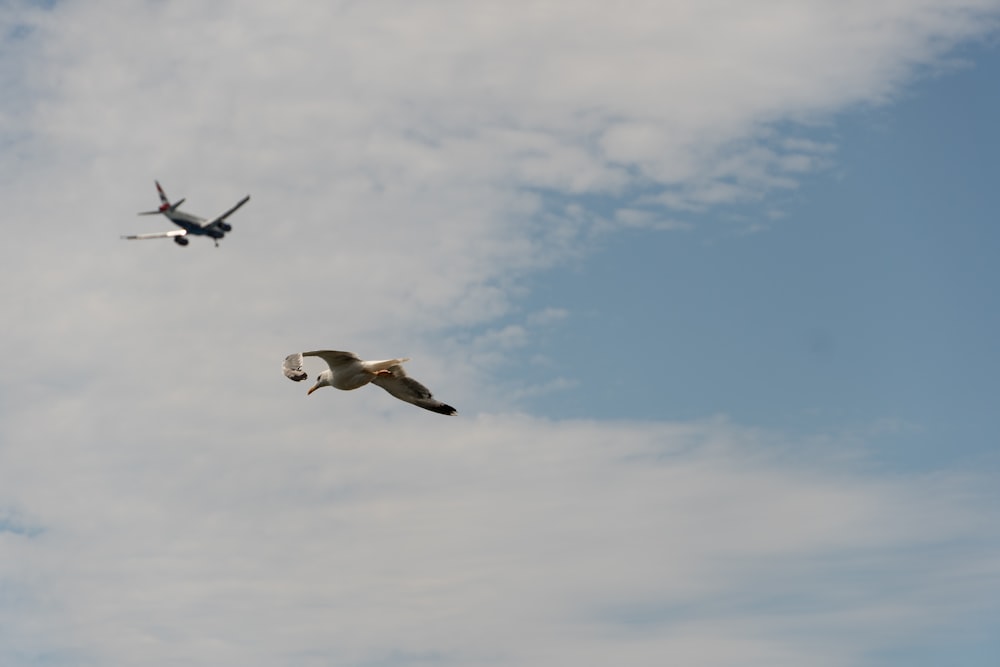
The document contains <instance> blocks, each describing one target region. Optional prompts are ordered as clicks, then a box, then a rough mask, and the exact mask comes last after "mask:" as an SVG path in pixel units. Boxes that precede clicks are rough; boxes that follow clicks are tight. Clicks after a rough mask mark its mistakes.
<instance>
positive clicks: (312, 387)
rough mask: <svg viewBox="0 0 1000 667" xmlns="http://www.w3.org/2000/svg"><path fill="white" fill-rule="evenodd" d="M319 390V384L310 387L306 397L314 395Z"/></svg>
mask: <svg viewBox="0 0 1000 667" xmlns="http://www.w3.org/2000/svg"><path fill="white" fill-rule="evenodd" d="M317 389H319V385H318V384H314V385H313V386H311V387H309V391H307V392H306V396H308V395H309V394H311V393H313V392H314V391H316V390H317Z"/></svg>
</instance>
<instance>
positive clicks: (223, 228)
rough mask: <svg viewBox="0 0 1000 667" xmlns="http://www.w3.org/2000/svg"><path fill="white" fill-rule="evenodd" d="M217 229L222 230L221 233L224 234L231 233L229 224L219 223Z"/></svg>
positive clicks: (231, 228) (231, 227) (231, 229)
mask: <svg viewBox="0 0 1000 667" xmlns="http://www.w3.org/2000/svg"><path fill="white" fill-rule="evenodd" d="M219 228H220V229H222V231H224V232H231V231H233V226H232V225H231V224H229V223H228V222H220V223H219Z"/></svg>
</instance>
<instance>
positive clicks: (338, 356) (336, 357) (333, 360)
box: [302, 350, 361, 370]
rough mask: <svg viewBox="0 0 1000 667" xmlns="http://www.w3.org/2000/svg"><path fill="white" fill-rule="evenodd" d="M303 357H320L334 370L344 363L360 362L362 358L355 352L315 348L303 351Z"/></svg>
mask: <svg viewBox="0 0 1000 667" xmlns="http://www.w3.org/2000/svg"><path fill="white" fill-rule="evenodd" d="M302 356H303V357H319V358H320V359H322V360H323V361H325V362H326V365H327V366H329V367H330V370H333V369H334V368H336V367H337V366H343V365H344V364H353V363H360V362H361V359H359V358H358V355H356V354H354V353H353V352H338V351H337V350H314V351H312V352H303V353H302Z"/></svg>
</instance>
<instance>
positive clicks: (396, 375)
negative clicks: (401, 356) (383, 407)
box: [372, 364, 458, 415]
mask: <svg viewBox="0 0 1000 667" xmlns="http://www.w3.org/2000/svg"><path fill="white" fill-rule="evenodd" d="M372 383H373V384H377V385H378V386H380V387H382V388H383V389H385V390H386V391H387V392H389V393H390V394H392V395H393V396H395V397H396V398H398V399H399V400H401V401H406V402H407V403H413V404H414V405H416V406H418V407H421V408H423V409H424V410H430V411H431V412H437V413H440V414H442V415H455V414H458V410H456V409H455V408H453V407H451V406H450V405H448V404H447V403H442V402H441V401H439V400H437V399H435V398H434V396H433V395H432V394H431V391H430V389H428V388H427V387H425V386H424V385H422V384H420V383H419V382H417V381H416V380H414V379H413V378H411V377H409V376H408V375H407V374H406V371H404V370H403V367H402V366H400V365H399V364H396V365H395V366H392V367H390V368H389V373H388V374H380V375H377V376H376V377H375V379H374V380H372Z"/></svg>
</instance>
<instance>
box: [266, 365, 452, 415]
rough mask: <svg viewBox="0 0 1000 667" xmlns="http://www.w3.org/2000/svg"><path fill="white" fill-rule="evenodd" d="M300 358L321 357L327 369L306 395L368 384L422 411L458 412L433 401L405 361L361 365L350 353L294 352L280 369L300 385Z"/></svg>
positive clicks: (437, 401)
mask: <svg viewBox="0 0 1000 667" xmlns="http://www.w3.org/2000/svg"><path fill="white" fill-rule="evenodd" d="M302 357H320V358H321V359H323V361H325V362H326V364H327V365H328V366H329V367H330V368H329V370H325V371H323V372H321V373H320V374H319V375H318V376H316V384H314V385H313V386H312V387H310V388H309V391H308V392H306V394H307V395H308V394H311V393H313V392H314V391H316V390H317V389H319V388H320V387H336V388H337V389H344V390H347V391H349V390H351V389H357V388H358V387H363V386H365V385H366V384H368V383H369V382H371V383H374V384H377V385H378V386H380V387H382V388H383V389H385V390H386V391H387V392H389V393H390V394H392V395H393V396H395V397H396V398H398V399H399V400H401V401H406V402H407V403H413V404H414V405H416V406H418V407H421V408H423V409H425V410H430V411H431V412H438V413H440V414H442V415H454V414H457V412H458V411H457V410H455V408H453V407H451V406H450V405H448V404H446V403H442V402H441V401H439V400H437V399H435V398H434V396H432V395H431V392H430V390H429V389H428V388H427V387H425V386H424V385H422V384H420V383H419V382H417V381H416V380H414V379H413V378H411V377H409V376H408V375H407V374H406V371H404V370H403V366H402V363H403V362H404V361H409V359H407V358H403V359H385V360H382V361H363V360H361V359H359V358H358V356H357V355H356V354H354V353H353V352H338V351H337V350H316V351H314V352H296V353H295V354H290V355H288V356H287V357H285V363H284V364H282V366H281V370H282V371H284V373H285V377H287V378H288V379H289V380H293V381H295V382H300V381H302V380H305V379H306V378H307V377H309V376H308V375H307V374H306V372H305V371H304V370H303V369H302Z"/></svg>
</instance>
